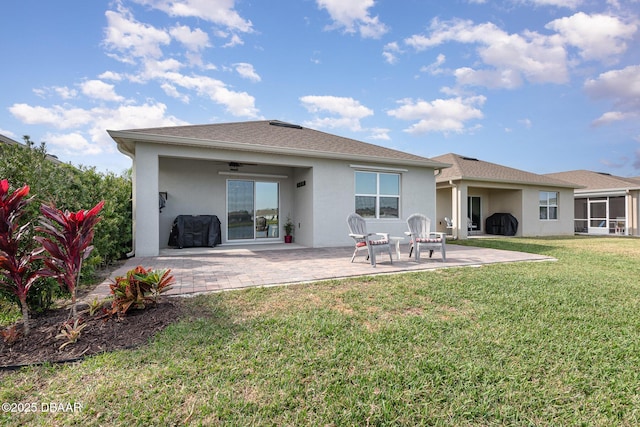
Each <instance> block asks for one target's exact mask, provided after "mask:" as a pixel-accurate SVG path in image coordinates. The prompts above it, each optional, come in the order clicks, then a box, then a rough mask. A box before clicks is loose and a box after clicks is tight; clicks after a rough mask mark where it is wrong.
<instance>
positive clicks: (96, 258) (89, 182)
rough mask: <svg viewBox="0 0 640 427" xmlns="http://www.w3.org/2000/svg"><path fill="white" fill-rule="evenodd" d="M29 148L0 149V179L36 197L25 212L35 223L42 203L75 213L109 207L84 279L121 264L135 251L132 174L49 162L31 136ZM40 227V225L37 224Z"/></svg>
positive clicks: (18, 146) (7, 146)
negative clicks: (121, 261) (103, 269)
mask: <svg viewBox="0 0 640 427" xmlns="http://www.w3.org/2000/svg"><path fill="white" fill-rule="evenodd" d="M24 141H25V145H9V144H5V145H2V146H0V178H1V179H7V180H9V182H11V183H12V184H13V185H15V186H20V185H25V184H28V185H29V187H30V188H31V192H30V194H31V195H33V196H35V197H34V200H33V202H32V203H30V204H29V205H28V206H27V207H26V214H25V216H26V217H28V218H37V217H38V216H39V214H40V212H39V207H40V205H41V204H42V203H44V204H51V203H53V204H54V205H55V206H56V207H57V208H58V209H61V210H63V211H64V210H69V211H72V212H75V211H78V210H80V209H84V208H86V207H87V206H95V205H96V204H97V203H98V202H100V201H101V200H104V201H105V206H104V208H103V210H102V212H101V214H100V216H101V217H102V220H101V221H100V223H98V225H97V226H96V229H95V236H94V241H93V245H94V247H95V249H94V252H93V253H92V258H91V260H87V263H86V264H85V267H86V270H85V271H83V275H84V276H85V277H90V276H91V273H92V271H94V270H95V268H98V267H102V266H105V265H108V264H110V263H112V262H113V261H115V260H118V259H122V258H123V257H124V255H125V254H126V253H128V252H130V251H131V250H132V239H131V236H132V220H131V218H132V215H131V212H132V203H131V176H130V170H129V171H126V172H125V173H123V174H121V175H116V174H114V173H112V172H107V173H103V172H98V171H96V169H95V168H93V167H86V166H79V167H74V166H72V165H71V164H65V163H61V162H57V161H55V160H52V158H51V157H50V156H47V151H46V145H45V144H44V143H41V144H40V145H39V146H36V145H35V144H34V143H33V142H32V141H31V139H30V138H29V137H28V136H25V137H24ZM34 222H37V221H34ZM31 225H32V227H35V226H36V225H37V224H36V223H32V224H31Z"/></svg>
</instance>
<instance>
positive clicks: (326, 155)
mask: <svg viewBox="0 0 640 427" xmlns="http://www.w3.org/2000/svg"><path fill="white" fill-rule="evenodd" d="M107 132H108V133H109V135H110V136H111V138H113V140H114V141H116V143H117V144H118V150H120V152H122V153H123V154H125V155H128V156H129V157H132V158H133V157H135V144H136V143H138V142H147V143H152V144H163V145H178V146H190V147H197V148H208V149H212V148H213V149H220V150H231V151H244V152H252V153H265V154H279V155H286V156H301V157H311V158H321V159H334V160H348V161H359V162H363V161H365V162H372V163H386V164H392V165H406V166H416V167H428V168H433V169H445V168H448V167H451V165H450V164H448V163H441V162H437V161H434V160H430V159H425V160H414V159H399V158H393V157H378V156H367V155H361V154H349V153H335V152H329V151H319V150H303V149H299V148H293V149H292V148H282V147H273V146H268V145H259V144H247V143H236V142H229V141H217V140H202V139H197V138H185V137H178V136H167V135H157V134H147V133H141V132H131V131H114V130H108V131H107Z"/></svg>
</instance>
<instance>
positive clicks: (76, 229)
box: [35, 201, 104, 318]
mask: <svg viewBox="0 0 640 427" xmlns="http://www.w3.org/2000/svg"><path fill="white" fill-rule="evenodd" d="M103 206H104V201H101V202H99V203H98V204H97V205H95V206H94V207H93V208H91V209H89V210H87V211H85V210H79V211H78V212H69V211H65V212H62V211H61V210H59V209H57V208H56V207H55V206H53V205H51V206H47V205H41V206H40V212H42V218H41V219H40V225H39V226H38V227H36V231H38V232H41V233H44V234H45V236H36V237H35V240H36V241H38V242H39V243H40V244H41V245H42V247H43V248H44V250H45V251H46V252H48V256H47V257H44V258H43V260H44V263H45V266H46V268H45V269H43V270H42V274H44V275H46V276H48V277H55V278H56V280H58V283H60V286H61V287H64V288H66V289H68V290H69V292H70V293H71V310H72V314H73V317H74V318H76V288H77V285H78V282H79V280H80V270H81V269H82V261H84V260H85V259H87V258H88V257H89V255H90V254H91V250H92V249H93V246H91V242H92V240H93V235H94V227H95V225H96V224H97V223H98V221H100V217H99V216H98V213H99V212H100V210H101V209H102V207H103ZM46 236H48V237H46Z"/></svg>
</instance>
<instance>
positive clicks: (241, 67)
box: [233, 62, 262, 82]
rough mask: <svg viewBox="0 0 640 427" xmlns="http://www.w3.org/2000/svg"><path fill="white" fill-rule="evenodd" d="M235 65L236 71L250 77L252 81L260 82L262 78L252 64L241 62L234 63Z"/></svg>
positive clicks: (247, 77) (246, 77)
mask: <svg viewBox="0 0 640 427" xmlns="http://www.w3.org/2000/svg"><path fill="white" fill-rule="evenodd" d="M233 66H234V67H236V72H237V73H238V74H240V76H242V77H244V78H245V79H249V80H251V81H252V82H259V81H260V80H262V79H261V78H260V76H259V75H258V73H256V70H255V69H254V68H253V65H251V64H247V63H246V62H239V63H237V64H233Z"/></svg>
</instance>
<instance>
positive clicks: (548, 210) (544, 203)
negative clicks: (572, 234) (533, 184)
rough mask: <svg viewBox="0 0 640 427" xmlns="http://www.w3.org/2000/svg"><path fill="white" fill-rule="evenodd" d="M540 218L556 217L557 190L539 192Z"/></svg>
mask: <svg viewBox="0 0 640 427" xmlns="http://www.w3.org/2000/svg"><path fill="white" fill-rule="evenodd" d="M540 219H558V192H556V191H541V192H540Z"/></svg>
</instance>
